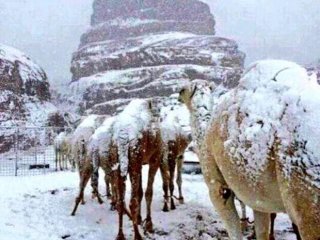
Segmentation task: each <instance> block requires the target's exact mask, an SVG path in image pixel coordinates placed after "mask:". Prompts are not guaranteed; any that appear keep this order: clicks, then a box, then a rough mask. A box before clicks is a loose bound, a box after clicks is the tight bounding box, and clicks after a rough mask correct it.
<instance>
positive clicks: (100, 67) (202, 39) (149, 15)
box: [71, 0, 244, 114]
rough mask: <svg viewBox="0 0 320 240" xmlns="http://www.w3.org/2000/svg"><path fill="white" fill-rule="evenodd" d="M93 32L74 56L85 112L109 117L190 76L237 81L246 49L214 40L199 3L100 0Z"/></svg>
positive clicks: (75, 84)
mask: <svg viewBox="0 0 320 240" xmlns="http://www.w3.org/2000/svg"><path fill="white" fill-rule="evenodd" d="M93 9H94V12H93V15H92V19H91V27H90V29H89V30H88V31H87V32H86V33H84V34H83V35H82V38H81V43H80V46H79V49H78V51H77V52H75V53H74V55H73V59H72V66H71V72H72V74H73V82H72V84H71V88H72V90H73V93H74V99H73V100H77V101H78V102H79V103H80V109H81V110H90V111H89V112H93V113H97V114H112V113H113V112H114V111H115V110H116V109H117V107H119V106H121V105H124V104H127V103H129V101H130V100H131V99H132V98H147V97H153V96H169V95H171V94H172V93H174V92H176V91H177V89H178V88H179V86H181V85H183V84H185V83H186V82H187V81H190V80H193V79H205V80H209V81H214V82H216V83H220V82H223V81H224V80H226V79H228V83H226V85H227V86H229V87H232V86H235V85H236V84H237V82H238V79H239V78H240V74H241V71H242V67H243V62H244V54H243V53H242V52H240V51H239V50H238V46H237V44H236V42H234V41H233V40H229V39H225V38H220V37H215V36H214V34H215V31H214V25H215V21H214V18H213V15H212V14H211V13H210V10H209V7H208V6H207V5H206V4H204V3H202V2H201V1H199V0H170V1H169V0H145V1H143V3H142V1H141V3H140V4H139V1H134V0H119V1H113V0H95V1H94V4H93Z"/></svg>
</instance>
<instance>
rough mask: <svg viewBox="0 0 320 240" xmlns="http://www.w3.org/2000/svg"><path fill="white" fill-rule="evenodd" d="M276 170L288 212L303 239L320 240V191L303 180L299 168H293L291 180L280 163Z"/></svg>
mask: <svg viewBox="0 0 320 240" xmlns="http://www.w3.org/2000/svg"><path fill="white" fill-rule="evenodd" d="M276 170H277V178H278V183H279V187H280V192H281V196H282V199H283V202H284V206H285V208H286V212H287V213H288V214H289V216H290V218H291V220H292V222H294V223H295V224H296V225H297V227H298V230H299V234H300V236H301V238H302V239H303V240H320V227H319V226H320V207H319V203H320V189H319V188H316V187H314V186H310V183H309V182H307V181H306V180H305V179H304V178H301V173H300V172H299V169H298V168H297V169H295V168H293V170H292V171H291V175H290V176H289V178H288V177H287V176H286V175H285V174H284V173H283V166H282V165H281V163H280V162H279V163H278V164H277V168H276ZM296 171H297V172H296Z"/></svg>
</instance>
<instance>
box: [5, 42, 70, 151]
mask: <svg viewBox="0 0 320 240" xmlns="http://www.w3.org/2000/svg"><path fill="white" fill-rule="evenodd" d="M49 101H50V92H49V82H48V79H47V76H46V74H45V72H44V71H43V69H41V68H40V67H39V66H38V65H37V64H35V63H34V62H33V61H32V60H31V59H30V58H29V57H28V56H26V55H25V54H24V53H22V52H20V51H18V50H16V49H14V48H11V47H8V46H5V45H2V44H0V152H4V151H7V150H9V149H10V148H11V147H12V146H13V145H14V142H15V141H16V138H17V137H19V140H21V141H23V142H25V143H27V142H29V143H30V142H32V141H34V138H33V136H31V135H32V134H31V135H30V134H29V133H27V131H25V130H21V129H20V132H19V134H18V135H17V130H18V128H17V127H21V128H24V129H25V128H26V127H44V126H48V125H53V126H55V125H56V124H55V123H56V121H55V117H60V118H63V117H61V116H60V115H59V111H58V110H57V108H56V107H55V106H54V105H53V104H51V103H50V102H49ZM60 118H59V119H60ZM60 120H61V119H60ZM63 124H64V123H62V124H60V125H63ZM21 147H23V146H21Z"/></svg>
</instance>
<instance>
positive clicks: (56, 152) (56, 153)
mask: <svg viewBox="0 0 320 240" xmlns="http://www.w3.org/2000/svg"><path fill="white" fill-rule="evenodd" d="M55 155H56V161H55V162H56V171H58V150H57V149H55Z"/></svg>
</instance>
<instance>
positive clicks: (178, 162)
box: [176, 155, 184, 204]
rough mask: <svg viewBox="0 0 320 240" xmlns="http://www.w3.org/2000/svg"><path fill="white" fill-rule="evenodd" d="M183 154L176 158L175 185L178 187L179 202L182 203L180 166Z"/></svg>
mask: <svg viewBox="0 0 320 240" xmlns="http://www.w3.org/2000/svg"><path fill="white" fill-rule="evenodd" d="M183 160H184V159H183V155H181V156H179V157H178V158H177V180H176V182H177V185H178V189H179V203H180V204H183V203H184V198H183V195H182V167H183Z"/></svg>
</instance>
